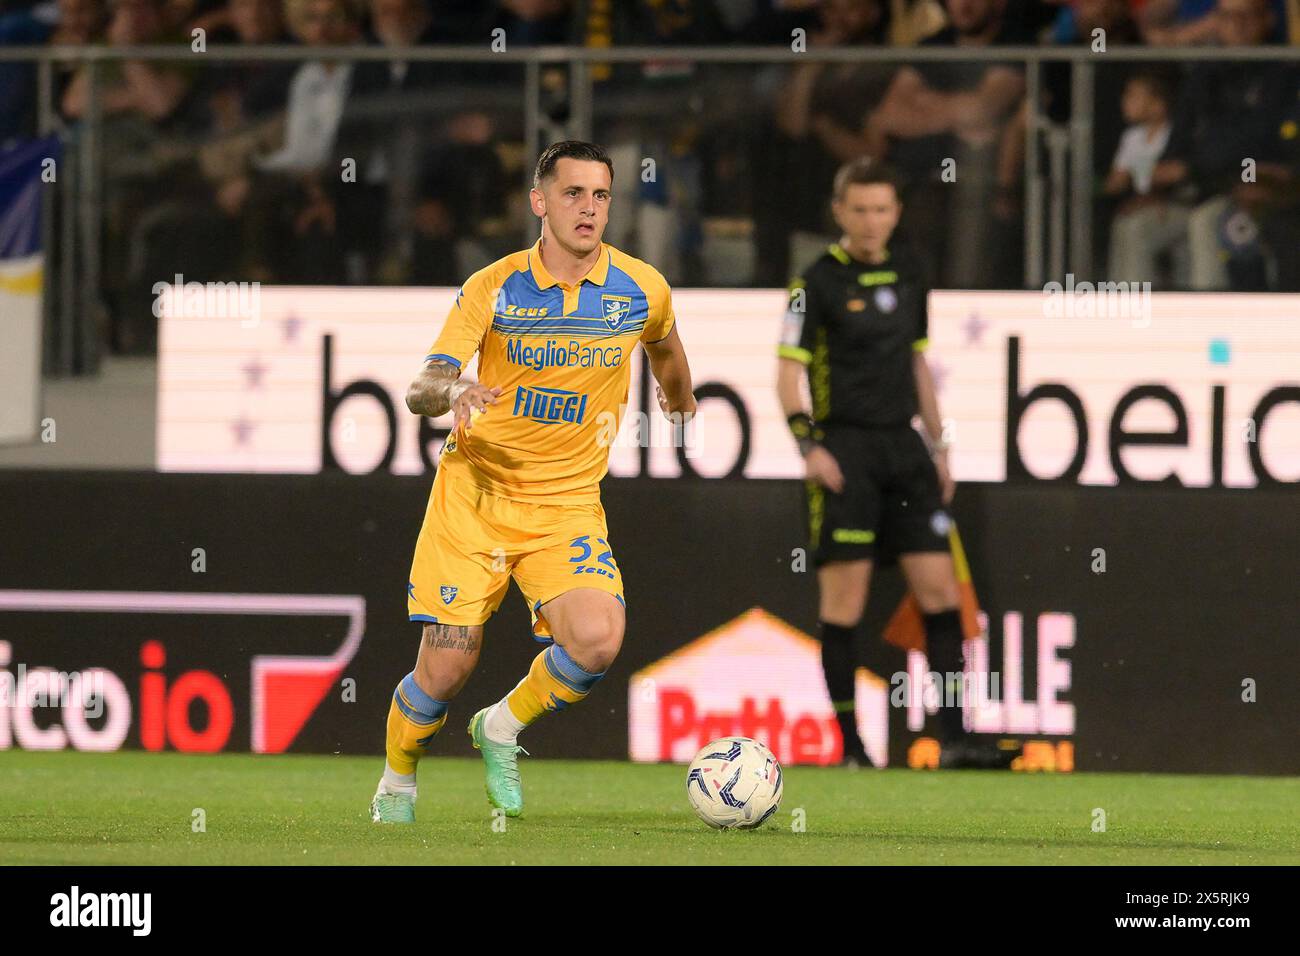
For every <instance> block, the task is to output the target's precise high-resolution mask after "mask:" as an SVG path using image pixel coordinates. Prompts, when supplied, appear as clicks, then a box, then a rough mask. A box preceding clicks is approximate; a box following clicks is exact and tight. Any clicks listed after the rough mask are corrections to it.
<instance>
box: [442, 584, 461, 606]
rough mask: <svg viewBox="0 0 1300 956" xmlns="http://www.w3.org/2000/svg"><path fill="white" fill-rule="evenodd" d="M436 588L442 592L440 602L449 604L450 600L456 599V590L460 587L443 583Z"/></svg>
mask: <svg viewBox="0 0 1300 956" xmlns="http://www.w3.org/2000/svg"><path fill="white" fill-rule="evenodd" d="M438 590H439V591H440V592H441V593H442V603H443V604H450V603H451V602H452V601H454V600H456V592H457V591H458V590H460V589H459V588H454V587H452V586H451V585H450V584H444V585H442V587H440V588H439V589H438Z"/></svg>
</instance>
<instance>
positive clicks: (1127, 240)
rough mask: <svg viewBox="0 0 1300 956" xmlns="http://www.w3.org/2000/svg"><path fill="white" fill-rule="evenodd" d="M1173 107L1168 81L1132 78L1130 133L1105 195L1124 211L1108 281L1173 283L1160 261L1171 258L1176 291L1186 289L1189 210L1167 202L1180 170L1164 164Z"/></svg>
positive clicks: (1156, 76) (1126, 103)
mask: <svg viewBox="0 0 1300 956" xmlns="http://www.w3.org/2000/svg"><path fill="white" fill-rule="evenodd" d="M1172 108H1173V103H1172V99H1171V92H1170V89H1169V83H1168V81H1167V80H1166V79H1165V77H1164V75H1163V74H1161V73H1158V72H1154V71H1144V72H1140V73H1136V74H1134V75H1133V76H1132V77H1130V78H1129V81H1128V83H1127V85H1126V86H1125V87H1124V95H1123V98H1122V99H1121V109H1122V111H1123V115H1124V121H1125V122H1126V123H1128V124H1129V125H1128V127H1127V128H1126V129H1125V130H1124V134H1123V136H1122V137H1121V138H1120V143H1119V148H1118V150H1117V151H1116V153H1115V158H1114V160H1113V162H1112V164H1111V169H1110V174H1109V175H1108V176H1107V177H1106V184H1105V187H1104V192H1105V194H1106V195H1107V196H1109V197H1111V198H1112V199H1115V200H1118V201H1119V203H1120V205H1119V208H1118V210H1117V211H1116V213H1115V217H1114V219H1113V220H1112V222H1111V230H1110V233H1111V240H1110V278H1111V279H1113V280H1115V281H1126V282H1150V283H1152V285H1153V287H1154V288H1156V289H1163V288H1167V287H1169V285H1170V284H1171V283H1168V282H1165V281H1163V280H1162V279H1161V278H1160V276H1159V274H1158V273H1159V268H1158V262H1159V259H1160V257H1162V256H1164V255H1166V254H1168V255H1169V256H1170V257H1171V258H1172V260H1173V261H1172V271H1173V281H1172V285H1173V287H1174V288H1186V284H1187V213H1188V210H1187V207H1186V206H1185V205H1183V204H1182V203H1179V202H1176V201H1174V200H1173V199H1172V198H1171V197H1170V196H1169V194H1168V193H1169V187H1171V186H1174V185H1176V184H1177V175H1178V173H1177V169H1176V167H1175V166H1174V164H1172V163H1168V162H1166V163H1164V164H1161V162H1160V158H1161V156H1163V155H1164V152H1165V149H1166V148H1167V147H1168V145H1169V135H1170V133H1171V132H1172V129H1173V127H1172V125H1171V123H1170V119H1169V117H1170V114H1171V112H1172Z"/></svg>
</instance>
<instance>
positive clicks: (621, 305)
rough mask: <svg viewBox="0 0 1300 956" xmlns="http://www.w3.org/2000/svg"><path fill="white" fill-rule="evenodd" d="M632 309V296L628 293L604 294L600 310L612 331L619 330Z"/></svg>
mask: <svg viewBox="0 0 1300 956" xmlns="http://www.w3.org/2000/svg"><path fill="white" fill-rule="evenodd" d="M631 311H632V297H631V296H628V295H602V296H601V297H600V312H601V315H603V316H604V317H605V324H606V325H608V326H609V327H610V330H611V331H617V330H618V327H619V326H620V325H622V324H623V320H624V319H626V318H627V317H628V314H629V313H631Z"/></svg>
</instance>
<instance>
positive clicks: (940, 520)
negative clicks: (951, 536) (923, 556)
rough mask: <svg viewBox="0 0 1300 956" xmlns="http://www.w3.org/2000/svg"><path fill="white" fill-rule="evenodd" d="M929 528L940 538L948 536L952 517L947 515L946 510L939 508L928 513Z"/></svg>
mask: <svg viewBox="0 0 1300 956" xmlns="http://www.w3.org/2000/svg"><path fill="white" fill-rule="evenodd" d="M930 530H931V531H933V532H934V533H935V534H936V535H937V536H938V537H940V538H946V537H948V532H949V531H950V530H952V518H950V517H948V512H946V511H943V510H939V511H936V512H935V513H934V514H932V515H930Z"/></svg>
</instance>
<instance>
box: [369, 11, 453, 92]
mask: <svg viewBox="0 0 1300 956" xmlns="http://www.w3.org/2000/svg"><path fill="white" fill-rule="evenodd" d="M366 39H367V41H368V42H370V43H373V44H377V45H380V46H386V47H398V48H401V47H411V46H420V45H423V44H430V43H458V42H460V41H461V40H462V37H461V36H460V35H459V34H458V33H457V32H455V31H453V30H451V29H448V28H447V27H446V26H444V25H443V24H442V23H440V22H438V21H437V20H436V19H435V18H434V13H433V9H432V8H431V6H430V4H429V0H370V31H369V36H368V37H367V38H366ZM465 70H466V66H465V65H464V64H456V63H435V62H433V61H431V60H415V61H407V60H386V61H381V60H367V61H364V62H362V63H358V64H357V76H356V82H355V84H354V89H355V90H356V92H357V94H358V95H366V94H376V93H383V92H404V91H407V90H417V89H429V88H431V87H433V86H435V85H436V84H438V83H439V82H446V81H450V80H454V79H455V78H456V77H457V75H458V74H462V73H464V72H465Z"/></svg>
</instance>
